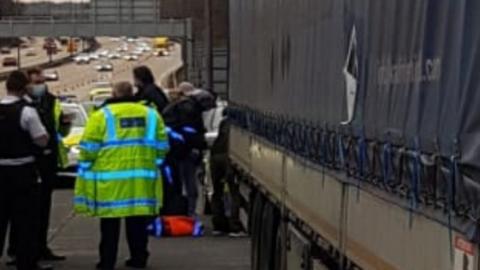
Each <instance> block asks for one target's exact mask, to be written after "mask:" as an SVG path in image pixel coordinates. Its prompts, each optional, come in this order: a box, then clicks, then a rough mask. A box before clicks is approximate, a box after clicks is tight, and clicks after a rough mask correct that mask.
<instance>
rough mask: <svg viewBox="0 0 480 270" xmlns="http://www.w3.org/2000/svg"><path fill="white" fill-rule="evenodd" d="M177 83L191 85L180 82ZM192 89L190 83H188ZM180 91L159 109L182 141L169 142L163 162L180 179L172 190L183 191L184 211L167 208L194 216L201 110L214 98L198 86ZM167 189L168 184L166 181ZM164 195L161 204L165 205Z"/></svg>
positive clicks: (203, 145)
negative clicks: (180, 93)
mask: <svg viewBox="0 0 480 270" xmlns="http://www.w3.org/2000/svg"><path fill="white" fill-rule="evenodd" d="M181 85H184V86H185V85H191V84H187V83H182V84H181ZM191 88H192V89H193V87H191ZM187 89H188V90H187V91H183V92H182V95H181V97H180V98H179V99H178V100H177V101H175V102H172V103H171V104H169V105H168V106H167V107H166V108H165V110H164V111H163V117H164V120H165V124H166V125H167V126H168V127H169V128H170V129H171V130H172V131H174V132H175V133H177V134H180V135H181V136H182V137H183V142H182V143H175V142H172V143H171V144H170V145H171V149H170V152H169V154H168V156H167V159H166V162H167V164H169V165H171V167H172V171H174V172H173V174H174V175H175V176H176V177H177V179H178V180H179V181H174V185H178V184H179V183H181V186H183V188H182V187H180V188H178V187H177V188H176V189H175V190H179V191H183V190H184V191H185V193H186V194H183V195H186V197H187V207H186V208H187V209H186V213H179V212H173V213H172V212H171V211H167V212H168V213H169V214H186V215H188V216H195V215H196V213H195V210H196V207H197V199H198V179H197V170H198V168H199V165H200V164H201V162H202V159H203V151H204V150H205V149H206V148H207V142H206V139H205V133H206V131H207V130H206V128H205V126H204V123H203V112H205V111H207V110H209V109H211V108H213V107H214V106H215V98H214V97H213V95H211V94H210V93H209V92H207V91H205V90H200V89H194V90H192V89H190V88H187ZM167 190H168V185H167ZM169 203H170V202H169V201H168V198H167V196H166V201H165V205H166V208H169V207H168V205H169Z"/></svg>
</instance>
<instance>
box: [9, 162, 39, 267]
mask: <svg viewBox="0 0 480 270" xmlns="http://www.w3.org/2000/svg"><path fill="white" fill-rule="evenodd" d="M38 188H39V185H38V175H37V173H36V169H35V167H34V165H33V164H29V165H22V166H0V254H3V247H4V244H5V238H6V232H7V227H8V224H9V223H10V228H11V229H13V230H14V231H15V232H16V236H17V237H15V245H16V249H15V254H14V255H15V256H16V258H17V269H18V270H31V269H33V268H34V266H35V264H36V256H37V254H36V251H37V250H38V241H37V239H38V238H37V235H38V223H37V222H38V212H39V211H38V194H39V190H38Z"/></svg>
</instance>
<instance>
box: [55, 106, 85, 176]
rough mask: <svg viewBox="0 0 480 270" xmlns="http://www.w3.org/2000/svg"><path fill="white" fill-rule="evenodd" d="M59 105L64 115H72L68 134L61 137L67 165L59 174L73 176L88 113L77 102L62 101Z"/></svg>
mask: <svg viewBox="0 0 480 270" xmlns="http://www.w3.org/2000/svg"><path fill="white" fill-rule="evenodd" d="M61 106H62V112H63V113H64V114H65V115H71V116H72V127H71V129H70V132H69V133H68V135H67V136H65V137H64V138H63V139H62V141H63V144H64V145H65V147H66V148H67V151H68V155H67V156H68V165H67V168H66V169H64V170H63V171H61V172H60V173H59V175H60V176H70V177H75V176H76V169H77V164H78V157H79V154H80V148H79V145H80V140H81V139H82V136H83V133H84V132H85V126H86V123H87V119H88V114H87V112H86V111H85V109H84V107H83V106H81V105H80V104H78V103H70V102H63V103H61Z"/></svg>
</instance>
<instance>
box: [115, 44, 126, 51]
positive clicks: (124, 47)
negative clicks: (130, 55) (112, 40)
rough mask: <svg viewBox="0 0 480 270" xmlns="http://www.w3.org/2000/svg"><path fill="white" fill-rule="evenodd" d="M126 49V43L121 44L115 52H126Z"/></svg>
mask: <svg viewBox="0 0 480 270" xmlns="http://www.w3.org/2000/svg"><path fill="white" fill-rule="evenodd" d="M127 51H128V45H123V46H120V47H118V48H117V52H127Z"/></svg>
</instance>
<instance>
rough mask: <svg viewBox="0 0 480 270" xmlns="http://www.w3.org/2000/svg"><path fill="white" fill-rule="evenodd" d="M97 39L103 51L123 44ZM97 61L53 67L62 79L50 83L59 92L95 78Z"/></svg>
mask: <svg viewBox="0 0 480 270" xmlns="http://www.w3.org/2000/svg"><path fill="white" fill-rule="evenodd" d="M97 40H98V42H99V43H100V45H101V48H99V49H98V50H97V51H102V50H105V49H108V50H114V49H116V48H117V47H118V46H119V44H121V43H119V42H114V41H111V40H109V39H108V38H104V37H102V38H98V39H97ZM59 57H60V56H59ZM37 61H39V63H38V64H40V63H43V62H44V59H41V58H37ZM42 61H43V62H42ZM32 63H33V62H30V64H31V65H32ZM95 63H98V61H94V62H91V64H90V65H82V66H79V65H76V64H75V63H67V64H65V65H62V66H60V67H57V68H54V69H52V70H57V71H58V72H59V75H60V80H59V81H58V82H49V83H48V84H49V86H50V88H51V90H53V92H54V93H57V92H58V91H60V90H63V88H62V87H67V86H68V87H74V86H75V85H76V82H77V81H79V80H87V79H88V80H90V78H93V77H94V76H95V75H96V71H94V64H95ZM4 93H5V82H1V83H0V95H3V94H4Z"/></svg>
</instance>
